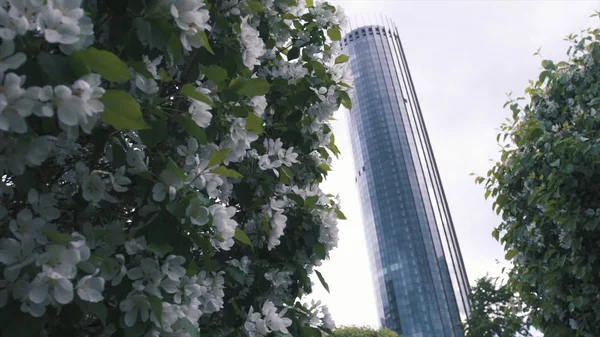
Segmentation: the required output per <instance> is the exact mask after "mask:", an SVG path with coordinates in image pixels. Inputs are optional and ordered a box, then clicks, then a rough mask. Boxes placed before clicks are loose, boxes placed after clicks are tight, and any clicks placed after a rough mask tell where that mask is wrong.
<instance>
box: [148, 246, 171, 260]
mask: <svg viewBox="0 0 600 337" xmlns="http://www.w3.org/2000/svg"><path fill="white" fill-rule="evenodd" d="M146 250H147V251H149V252H152V253H154V254H156V255H158V256H159V257H164V256H165V255H167V254H169V253H170V252H171V251H172V250H173V247H172V246H171V245H170V244H168V243H151V244H149V245H148V247H146Z"/></svg>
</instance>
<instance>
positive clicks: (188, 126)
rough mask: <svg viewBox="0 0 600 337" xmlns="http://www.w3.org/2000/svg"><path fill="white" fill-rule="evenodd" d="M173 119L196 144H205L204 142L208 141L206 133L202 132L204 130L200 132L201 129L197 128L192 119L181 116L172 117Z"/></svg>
mask: <svg viewBox="0 0 600 337" xmlns="http://www.w3.org/2000/svg"><path fill="white" fill-rule="evenodd" d="M173 118H175V120H176V121H177V123H179V124H180V125H181V126H183V128H184V129H185V132H187V134H188V135H190V136H192V137H194V138H196V140H197V141H198V143H200V144H206V142H207V141H208V140H207V139H206V132H204V130H202V128H201V127H199V126H198V124H196V122H194V120H193V119H191V118H188V117H185V116H182V115H173Z"/></svg>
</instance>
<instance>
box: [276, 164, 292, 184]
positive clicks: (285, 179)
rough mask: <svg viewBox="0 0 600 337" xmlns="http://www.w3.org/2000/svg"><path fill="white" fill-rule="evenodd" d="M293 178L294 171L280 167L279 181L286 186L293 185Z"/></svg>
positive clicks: (283, 166)
mask: <svg viewBox="0 0 600 337" xmlns="http://www.w3.org/2000/svg"><path fill="white" fill-rule="evenodd" d="M292 177H294V173H293V172H292V170H290V168H289V167H287V166H285V165H282V166H281V167H279V181H280V182H282V183H284V184H287V185H289V184H291V183H292Z"/></svg>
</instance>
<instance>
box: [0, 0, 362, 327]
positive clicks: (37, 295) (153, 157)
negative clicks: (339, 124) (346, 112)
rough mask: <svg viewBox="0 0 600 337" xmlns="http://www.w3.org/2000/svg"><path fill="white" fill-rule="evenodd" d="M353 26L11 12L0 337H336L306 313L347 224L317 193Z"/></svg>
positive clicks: (22, 7) (225, 4)
mask: <svg viewBox="0 0 600 337" xmlns="http://www.w3.org/2000/svg"><path fill="white" fill-rule="evenodd" d="M344 21H345V19H344V16H343V13H341V11H340V10H339V9H336V8H335V7H333V6H330V5H328V4H327V3H319V4H316V5H315V4H314V3H313V1H312V0H307V1H306V2H304V1H296V0H260V1H259V0H130V1H125V0H84V1H82V0H45V1H43V0H1V1H0V37H1V38H2V45H1V46H0V58H1V60H0V75H1V77H2V85H1V86H0V170H1V171H0V176H1V183H0V198H1V203H0V221H1V222H0V223H2V227H1V229H2V238H1V239H0V262H1V264H0V267H1V269H2V272H3V275H4V277H3V278H2V279H0V305H1V306H2V307H3V309H2V312H1V313H0V335H2V336H3V337H9V336H20V337H21V336H38V335H40V331H41V335H42V336H105V337H106V336H128V337H134V336H142V335H143V336H148V337H151V336H199V334H200V331H202V334H203V335H206V336H240V335H244V334H247V335H249V336H250V337H254V336H266V335H268V334H271V333H275V334H288V333H290V334H292V335H294V336H298V335H300V334H301V333H302V334H306V333H308V334H310V335H311V336H313V335H314V336H317V335H320V334H321V331H322V330H324V331H329V330H330V329H332V328H333V322H332V320H331V317H330V315H329V313H328V311H327V309H326V307H322V306H316V305H307V304H302V303H301V302H300V299H301V297H302V296H303V295H304V294H308V293H310V292H311V287H312V284H311V281H310V279H309V276H310V275H311V274H312V272H313V271H314V267H315V266H319V265H320V261H321V260H323V259H326V258H327V257H328V254H329V252H330V250H331V249H333V248H334V247H335V246H336V244H337V225H336V222H337V218H342V217H343V214H342V213H341V211H340V209H339V202H338V201H336V200H337V199H336V198H334V197H333V196H332V195H325V194H324V193H323V192H322V191H321V190H320V189H319V187H318V183H320V182H321V181H322V180H323V178H324V177H325V176H326V174H327V172H328V171H329V170H330V162H331V156H332V155H337V154H338V149H337V148H336V146H335V143H334V137H333V134H332V133H331V129H330V127H329V125H328V123H329V119H330V118H331V116H332V114H333V112H334V111H335V110H337V109H338V107H339V105H340V104H344V105H346V106H349V105H350V99H349V92H348V90H349V88H350V85H351V79H350V78H349V77H348V74H347V71H346V68H345V65H344V64H342V63H343V62H344V61H346V60H347V57H345V56H340V48H341V47H340V41H339V40H340V39H341V36H340V35H341V34H340V25H343V24H344ZM315 272H316V271H315ZM317 275H318V276H319V278H320V279H321V281H322V283H323V285H324V286H326V287H327V285H326V283H325V281H324V280H323V279H322V278H321V276H320V274H318V272H317ZM16 322H18V324H17V323H16ZM321 329H322V330H321Z"/></svg>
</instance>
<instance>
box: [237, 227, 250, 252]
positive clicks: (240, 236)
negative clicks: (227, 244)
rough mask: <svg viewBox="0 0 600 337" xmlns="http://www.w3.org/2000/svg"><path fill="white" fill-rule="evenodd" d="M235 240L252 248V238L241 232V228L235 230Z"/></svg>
mask: <svg viewBox="0 0 600 337" xmlns="http://www.w3.org/2000/svg"><path fill="white" fill-rule="evenodd" d="M235 238H236V239H237V240H238V241H240V242H242V243H245V244H247V245H248V246H250V247H252V241H250V238H249V237H248V235H246V233H245V232H244V231H243V230H241V229H240V228H239V227H236V229H235Z"/></svg>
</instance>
